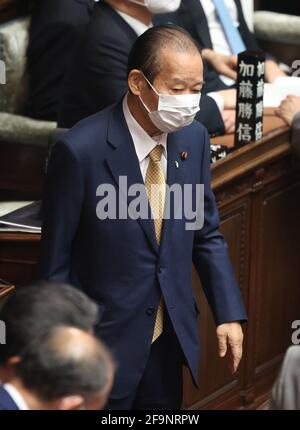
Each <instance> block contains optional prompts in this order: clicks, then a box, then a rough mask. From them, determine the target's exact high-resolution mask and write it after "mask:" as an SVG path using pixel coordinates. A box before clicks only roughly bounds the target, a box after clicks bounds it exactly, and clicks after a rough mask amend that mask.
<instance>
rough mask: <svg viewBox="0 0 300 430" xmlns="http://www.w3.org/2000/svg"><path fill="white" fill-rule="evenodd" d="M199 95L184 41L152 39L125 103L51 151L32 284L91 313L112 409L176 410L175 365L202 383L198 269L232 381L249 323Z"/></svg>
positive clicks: (138, 46)
mask: <svg viewBox="0 0 300 430" xmlns="http://www.w3.org/2000/svg"><path fill="white" fill-rule="evenodd" d="M202 85H203V64H202V59H201V55H200V52H199V49H198V46H197V45H196V44H195V42H194V40H193V39H192V38H191V36H190V35H189V34H188V33H186V32H185V30H183V29H181V28H179V27H174V26H168V25H167V26H160V27H159V26H158V27H154V28H152V29H149V30H148V31H146V32H145V33H144V34H143V35H142V36H140V38H139V39H138V40H137V41H136V43H135V44H134V46H133V48H132V51H131V54H130V57H129V65H128V86H129V92H128V94H127V95H126V96H125V97H124V98H123V99H122V100H121V101H120V102H119V103H117V104H115V105H112V106H111V107H109V108H107V109H105V110H103V111H101V112H100V113H97V114H95V115H93V116H91V117H88V118H87V119H85V120H83V121H81V122H80V123H78V124H77V125H76V126H75V127H73V128H72V129H71V130H70V131H69V132H68V133H67V134H66V136H65V137H64V138H63V139H62V140H61V141H60V142H58V143H57V144H56V145H55V147H54V150H53V152H52V156H51V160H50V164H49V171H48V179H47V187H46V195H45V199H44V216H45V218H44V224H43V234H42V236H43V237H42V247H41V256H40V267H39V269H40V272H39V273H40V276H41V277H42V278H44V279H51V280H52V281H59V282H61V281H64V282H70V283H72V284H73V285H76V286H77V287H78V288H81V289H83V290H84V291H85V292H86V293H87V294H88V295H89V296H90V297H92V298H93V299H94V300H95V301H96V302H97V303H98V306H99V311H100V315H101V318H100V320H99V322H98V324H97V326H96V329H95V330H96V333H97V334H98V335H99V336H100V338H101V339H103V341H104V342H105V343H106V344H107V345H108V346H109V347H110V348H111V350H112V352H113V354H114V356H115V358H116V361H117V364H118V368H117V374H116V379H115V384H114V386H113V390H112V393H111V396H110V400H109V403H108V409H110V410H113V409H178V408H180V406H181V401H182V365H183V364H185V365H187V366H188V368H189V370H190V372H191V375H192V378H193V380H194V382H195V384H197V383H198V364H199V357H200V346H199V339H198V322H197V317H198V312H199V311H198V308H197V304H196V302H195V297H194V293H193V289H192V282H191V274H192V263H194V265H195V267H196V269H197V271H198V273H199V275H200V277H201V281H202V285H203V288H204V290H205V293H206V296H207V298H208V301H209V304H210V306H211V309H212V311H213V314H214V317H215V321H216V325H217V336H218V340H219V352H220V356H222V357H224V356H225V355H227V356H228V358H229V364H230V367H231V370H232V372H234V371H236V369H237V367H238V364H239V361H240V359H241V356H242V341H243V333H242V328H241V322H242V321H245V320H246V318H247V317H246V313H245V309H244V305H243V302H242V299H241V295H240V291H239V289H238V287H237V285H236V280H235V277H234V273H233V269H232V266H231V264H230V261H229V257H228V252H227V246H226V243H225V241H224V238H223V236H222V235H221V234H220V233H219V231H218V227H219V218H218V211H217V207H216V202H215V199H214V195H213V193H212V190H211V186H210V142H209V138H208V134H207V130H206V129H205V128H204V127H203V126H202V125H201V124H199V123H198V122H197V121H193V119H194V117H195V115H196V113H197V111H198V110H199V100H200V96H201V88H202ZM124 183H126V186H124ZM170 187H173V190H175V189H176V190H179V197H178V194H177V196H175V192H174V193H171V192H169V193H168V192H167V191H168V190H170ZM185 188H186V189H187V190H188V191H189V192H188V198H187V199H186V198H185V197H186V196H185V195H184V196H183V195H180V192H181V190H185ZM199 190H200V191H199ZM198 191H199V192H198ZM180 196H181V197H184V198H183V199H182V200H181V201H180ZM137 200H138V202H137ZM145 201H146V205H145ZM174 202H175V204H173V203H174ZM199 202H200V203H201V202H202V203H203V204H202V205H201V204H199ZM186 204H187V206H189V208H187V207H186ZM182 206H183V207H184V211H182V210H181V209H182ZM195 206H197V207H199V208H200V209H199V211H198V210H196V211H195V216H194V215H193V214H192V213H191V212H193V211H192V210H191V207H192V208H194V207H195ZM166 208H167V210H166ZM185 209H188V210H185ZM106 212H107V213H106ZM198 213H199V214H200V216H199V217H198ZM193 217H194V218H195V219H194V218H193ZM227 349H228V350H230V351H228V354H226V352H227Z"/></svg>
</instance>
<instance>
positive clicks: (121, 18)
mask: <svg viewBox="0 0 300 430" xmlns="http://www.w3.org/2000/svg"><path fill="white" fill-rule="evenodd" d="M179 5H180V0H175V1H173V0H172V1H165V2H158V1H157V0H154V1H152V0H150V1H148V2H146V3H145V4H144V0H135V1H132V0H106V1H101V2H99V3H97V4H96V5H95V7H94V11H93V14H92V17H91V21H90V23H89V25H88V27H87V29H86V33H85V35H84V36H83V37H82V38H81V41H80V42H79V46H78V47H77V49H76V52H74V55H73V58H72V60H71V62H70V66H69V70H68V72H67V74H66V78H65V82H64V88H63V94H62V100H61V105H60V109H59V116H58V125H59V126H60V127H66V128H69V127H72V126H73V125H75V124H76V123H77V122H78V121H80V120H81V119H83V118H85V117H88V116H90V115H92V114H94V113H96V112H98V111H99V110H102V109H104V108H106V107H108V106H110V105H111V104H113V103H116V102H118V101H119V99H120V98H121V97H122V96H123V95H124V94H125V93H126V91H127V90H128V85H127V62H128V56H129V52H130V50H131V48H132V45H133V43H134V42H135V41H136V39H137V37H138V36H140V35H141V34H143V33H144V32H145V31H146V30H147V29H148V28H150V27H152V25H153V23H154V24H155V23H156V22H157V21H156V20H157V14H162V13H164V15H161V16H160V18H159V21H160V22H165V21H166V20H169V17H168V15H165V13H167V12H170V13H173V12H174V11H176V9H177V8H178V7H179ZM154 15H155V17H154ZM164 17H166V18H164ZM180 90H181V87H180V85H179V86H178V91H180ZM223 93H224V94H217V96H215V95H214V94H213V95H212V97H207V96H205V95H203V97H202V98H201V104H200V107H201V109H200V112H199V113H198V114H197V117H196V119H197V120H198V121H200V122H201V123H202V124H203V125H205V126H206V127H207V128H208V130H209V131H210V132H211V134H223V133H224V121H223V119H222V117H221V113H220V109H222V110H223V108H224V107H225V108H226V107H230V108H231V109H233V108H234V107H235V95H236V93H235V91H234V90H230V91H223ZM220 105H221V108H220Z"/></svg>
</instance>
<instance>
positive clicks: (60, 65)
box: [27, 0, 94, 121]
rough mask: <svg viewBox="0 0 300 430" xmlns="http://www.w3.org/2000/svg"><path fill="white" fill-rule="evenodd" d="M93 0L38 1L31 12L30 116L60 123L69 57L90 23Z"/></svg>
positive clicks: (29, 55) (28, 59)
mask: <svg viewBox="0 0 300 430" xmlns="http://www.w3.org/2000/svg"><path fill="white" fill-rule="evenodd" d="M93 6H94V0H39V1H35V2H34V5H33V10H32V16H31V23H30V31H29V45H28V51H27V68H28V78H29V100H28V115H29V116H31V117H32V118H36V119H43V120H49V121H57V110H58V100H59V97H60V94H61V90H62V83H63V79H64V75H65V71H66V68H67V65H68V63H69V59H70V54H71V52H72V49H73V47H74V44H76V41H77V40H78V39H79V37H80V35H81V34H82V32H83V31H84V29H85V27H86V25H87V24H88V22H89V20H90V15H91V13H92V10H93Z"/></svg>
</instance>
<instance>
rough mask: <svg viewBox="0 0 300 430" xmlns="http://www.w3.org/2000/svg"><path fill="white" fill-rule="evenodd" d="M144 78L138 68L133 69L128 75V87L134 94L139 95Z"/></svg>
mask: <svg viewBox="0 0 300 430" xmlns="http://www.w3.org/2000/svg"><path fill="white" fill-rule="evenodd" d="M144 84H145V79H144V77H143V75H142V73H141V71H140V70H137V69H133V70H131V71H130V73H129V75H128V87H129V89H130V91H131V92H132V93H133V94H134V95H135V96H140V95H141V92H142V87H143V85H144Z"/></svg>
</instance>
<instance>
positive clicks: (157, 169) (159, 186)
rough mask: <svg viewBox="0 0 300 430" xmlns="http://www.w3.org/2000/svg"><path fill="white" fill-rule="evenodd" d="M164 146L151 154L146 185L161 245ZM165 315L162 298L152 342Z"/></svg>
mask: <svg viewBox="0 0 300 430" xmlns="http://www.w3.org/2000/svg"><path fill="white" fill-rule="evenodd" d="M163 150H164V148H163V146H161V145H156V147H155V148H154V149H152V151H151V152H150V154H149V165H148V169H147V172H146V178H145V186H146V191H147V196H148V199H149V203H150V207H151V212H152V217H153V220H154V228H155V236H156V240H157V243H158V244H159V245H160V240H161V233H162V225H163V214H164V206H165V194H166V179H165V176H164V172H163V169H162V167H161V156H162V153H163ZM163 317H164V303H163V299H162V298H161V299H160V302H159V305H158V309H157V313H156V319H155V326H154V331H153V337H152V343H153V342H155V341H156V339H157V338H158V337H159V336H160V335H161V334H162V332H163Z"/></svg>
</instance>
